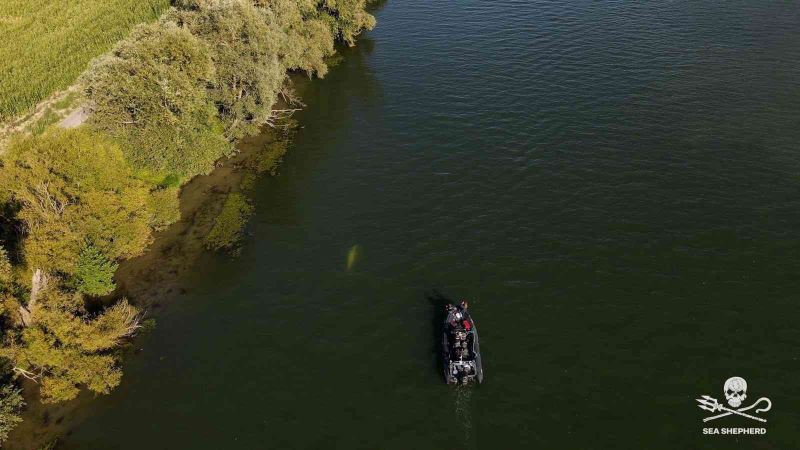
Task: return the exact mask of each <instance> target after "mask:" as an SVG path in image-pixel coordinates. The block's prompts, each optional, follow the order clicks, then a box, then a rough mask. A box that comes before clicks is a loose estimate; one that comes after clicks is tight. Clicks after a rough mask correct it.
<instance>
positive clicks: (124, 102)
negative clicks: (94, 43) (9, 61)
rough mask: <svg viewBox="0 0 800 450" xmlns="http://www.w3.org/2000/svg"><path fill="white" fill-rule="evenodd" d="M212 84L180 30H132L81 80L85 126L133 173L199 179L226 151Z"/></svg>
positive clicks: (203, 52) (201, 52) (199, 49)
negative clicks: (110, 142) (117, 145)
mask: <svg viewBox="0 0 800 450" xmlns="http://www.w3.org/2000/svg"><path fill="white" fill-rule="evenodd" d="M213 79H214V66H213V65H212V61H211V57H210V53H209V50H208V48H207V46H206V45H205V44H204V43H203V42H201V41H200V40H198V39H197V38H196V37H195V36H193V35H192V34H191V33H190V32H189V31H188V30H186V29H183V28H180V27H178V26H177V25H175V24H174V23H171V22H160V23H158V24H150V25H142V26H139V27H137V28H136V29H135V30H134V31H133V33H131V36H130V37H129V38H128V39H126V40H125V41H123V42H122V43H120V44H119V45H118V46H117V47H116V48H115V49H114V51H113V52H112V53H111V54H110V55H108V56H106V57H103V58H100V59H99V60H98V61H96V62H95V63H94V65H93V67H92V68H90V70H89V71H88V73H87V75H86V76H85V77H84V80H83V83H84V85H85V86H86V95H87V97H88V98H89V100H90V101H92V102H93V104H94V111H93V113H92V115H91V116H90V119H89V122H90V124H91V125H92V126H94V127H95V128H97V129H100V130H103V131H105V132H108V133H110V134H111V135H112V136H115V137H116V138H117V139H118V140H119V142H121V143H123V150H124V151H125V155H126V156H127V158H128V160H129V161H130V162H131V164H132V165H133V166H134V167H135V168H136V169H144V170H148V171H151V172H153V173H155V174H161V175H168V174H170V173H176V174H178V175H180V176H193V175H197V174H200V173H207V172H209V171H210V170H211V169H212V168H213V167H214V162H215V161H216V160H217V159H219V158H221V157H223V156H226V155H228V154H229V153H230V152H231V151H232V146H231V144H230V143H229V142H228V141H227V140H225V139H224V138H223V135H222V131H223V126H222V124H221V122H220V121H219V119H217V117H216V113H217V111H216V109H215V107H214V105H213V102H212V101H211V99H210V98H209V96H208V92H207V90H206V86H207V85H208V84H209V83H211V82H212V81H213Z"/></svg>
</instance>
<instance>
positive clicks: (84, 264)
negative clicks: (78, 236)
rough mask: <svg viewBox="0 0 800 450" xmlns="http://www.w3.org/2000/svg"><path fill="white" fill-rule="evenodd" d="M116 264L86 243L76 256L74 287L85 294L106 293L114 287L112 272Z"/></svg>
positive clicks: (115, 268) (115, 269)
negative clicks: (76, 265)
mask: <svg viewBox="0 0 800 450" xmlns="http://www.w3.org/2000/svg"><path fill="white" fill-rule="evenodd" d="M117 267H118V264H116V263H114V262H112V261H110V260H109V259H108V258H107V257H106V256H105V255H104V254H103V253H101V252H100V250H98V249H97V248H95V247H94V246H93V245H87V246H86V247H84V249H83V250H82V251H81V254H80V256H79V257H78V267H77V270H76V271H75V280H76V287H77V288H78V290H79V291H80V292H83V293H84V294H87V295H95V296H96V295H106V294H108V293H110V292H111V291H113V290H114V289H115V288H116V285H115V284H114V272H116V271H117Z"/></svg>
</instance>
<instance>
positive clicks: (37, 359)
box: [0, 287, 140, 403]
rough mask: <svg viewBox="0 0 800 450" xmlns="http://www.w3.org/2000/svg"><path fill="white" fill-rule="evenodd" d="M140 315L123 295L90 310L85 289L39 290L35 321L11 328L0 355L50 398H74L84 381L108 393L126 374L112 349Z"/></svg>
mask: <svg viewBox="0 0 800 450" xmlns="http://www.w3.org/2000/svg"><path fill="white" fill-rule="evenodd" d="M139 319H140V315H139V311H138V310H136V308H134V307H132V306H130V305H129V304H128V303H127V301H125V300H124V299H123V300H121V301H120V302H118V303H117V304H115V305H114V306H112V307H111V308H108V309H107V310H105V311H104V312H102V313H100V314H99V315H95V316H90V315H89V314H88V312H87V311H86V309H85V306H84V302H83V297H82V296H81V295H80V294H69V293H66V292H63V291H60V290H59V289H57V288H55V287H50V288H48V289H46V290H45V291H44V292H42V293H40V296H39V298H38V299H37V307H36V310H35V312H34V313H33V320H32V323H31V325H29V326H28V327H25V328H23V329H22V330H13V331H12V332H11V333H9V335H8V336H7V337H6V340H5V344H6V345H5V346H4V347H3V348H2V349H0V356H2V357H5V358H8V359H9V360H11V361H12V363H13V364H14V366H15V367H16V368H18V370H20V371H25V372H26V374H27V376H28V377H30V378H33V379H35V380H36V381H37V382H38V383H39V385H40V390H41V394H42V400H43V401H44V402H45V403H50V402H57V401H64V400H71V399H73V398H75V397H76V396H77V395H78V393H79V392H80V388H81V387H86V388H88V389H89V390H91V391H94V392H96V393H100V394H106V393H108V392H110V391H111V389H113V388H114V387H115V386H117V385H118V384H119V381H120V379H121V377H122V372H121V371H120V369H119V367H118V365H117V359H116V356H114V355H112V354H109V350H110V349H112V348H114V347H116V346H117V345H119V343H120V341H121V340H122V339H124V338H125V337H127V336H130V335H132V334H133V333H134V332H135V331H136V330H137V329H138V328H139Z"/></svg>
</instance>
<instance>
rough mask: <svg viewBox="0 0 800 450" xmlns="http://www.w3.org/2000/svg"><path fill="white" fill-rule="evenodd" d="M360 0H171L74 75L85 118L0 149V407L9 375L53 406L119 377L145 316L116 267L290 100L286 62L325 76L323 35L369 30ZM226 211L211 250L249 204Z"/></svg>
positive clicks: (236, 203) (344, 36) (237, 200)
mask: <svg viewBox="0 0 800 450" xmlns="http://www.w3.org/2000/svg"><path fill="white" fill-rule="evenodd" d="M364 8H365V1H364V0H350V1H341V0H339V1H333V0H322V1H319V2H293V1H282V2H269V3H266V2H261V1H259V0H179V1H176V2H175V5H174V7H172V8H170V9H169V10H168V11H166V12H165V14H164V15H163V16H162V17H161V19H160V20H159V21H157V22H156V23H152V24H146V25H140V26H137V27H135V28H134V29H133V31H132V32H131V33H130V35H129V37H128V38H126V39H125V40H123V41H122V42H120V43H119V44H117V45H116V46H115V47H114V48H113V49H112V50H111V51H110V52H109V53H108V54H106V55H104V56H103V57H101V58H98V59H97V60H95V61H94V62H93V63H92V65H91V67H90V68H89V69H88V71H87V72H86V73H84V74H83V75H82V76H81V89H82V90H83V92H84V94H85V96H86V98H87V99H88V101H89V103H90V104H91V106H92V111H91V115H90V117H89V120H88V122H87V123H86V124H85V125H83V126H81V127H79V128H77V129H71V130H60V129H51V130H49V131H44V132H43V133H41V134H40V135H38V136H22V137H20V138H18V139H15V140H13V141H12V143H11V144H10V145H9V148H8V152H7V153H6V154H4V155H3V158H2V160H1V161H0V163H1V164H2V166H0V187H2V191H1V192H0V205H2V211H1V212H0V244H2V248H3V251H2V253H0V269H2V270H0V320H1V321H2V327H0V329H2V347H0V358H1V359H2V361H3V363H4V364H5V369H4V372H5V374H4V375H0V376H1V377H2V378H3V379H4V380H7V381H6V385H9V386H12V388H11V389H9V390H8V392H11V393H10V394H8V395H5V397H3V398H0V405H4V404H12V402H15V401H16V399H17V398H18V396H17V395H16V394H15V392H16V390H15V388H13V386H14V385H15V384H16V383H17V382H18V381H19V380H25V379H27V380H30V381H32V382H35V383H36V384H37V385H38V388H39V395H40V397H41V399H42V401H44V402H49V403H54V402H61V401H66V400H70V399H73V398H75V397H76V396H77V395H78V394H79V393H80V392H81V390H83V389H88V390H90V391H93V392H95V393H107V392H109V391H110V390H111V389H113V388H114V387H115V386H116V385H118V384H119V382H120V378H121V371H120V368H119V347H120V344H121V343H123V342H125V340H126V339H127V338H128V337H129V336H131V335H132V334H134V333H135V332H136V330H137V329H138V328H139V326H140V321H141V318H142V316H141V312H140V311H139V310H138V309H137V308H136V307H134V306H131V305H130V304H129V303H128V302H127V301H126V300H125V299H124V298H123V299H119V298H118V296H117V297H115V296H113V295H111V296H110V295H109V294H111V293H112V291H113V290H114V288H115V280H114V271H115V269H116V268H117V265H118V264H119V262H121V261H123V260H126V259H130V258H134V257H137V256H140V255H142V254H143V253H144V251H145V249H146V248H147V246H148V245H149V244H150V243H151V242H152V241H153V235H154V233H155V232H157V231H158V230H163V229H165V228H167V227H169V226H170V225H171V224H172V223H174V222H175V221H176V220H178V219H179V218H180V216H181V209H180V202H179V200H178V198H179V197H178V193H179V189H180V188H181V186H182V185H183V184H185V183H186V182H187V181H188V180H191V179H192V178H194V177H195V176H197V175H201V174H207V173H209V172H211V171H212V169H213V168H214V167H215V166H216V165H217V164H218V161H220V160H221V159H223V158H227V157H229V156H230V155H232V154H233V153H234V148H235V147H234V144H235V143H236V142H238V141H239V140H241V139H245V138H247V137H248V136H252V135H254V134H256V133H257V132H258V130H259V128H260V127H261V126H262V125H263V124H265V123H267V124H269V123H272V122H274V121H275V120H277V118H279V117H280V115H281V114H280V112H279V111H276V110H275V109H274V105H275V104H276V102H277V101H278V99H279V98H282V99H285V100H289V101H291V99H292V98H293V94H292V91H291V89H290V88H288V87H287V75H286V74H287V71H304V72H306V73H307V74H309V75H311V76H323V75H324V74H325V73H326V71H327V66H326V64H325V60H326V58H327V57H329V56H331V55H332V54H333V52H334V47H333V44H334V41H335V40H342V41H344V42H347V43H350V44H352V43H353V42H354V39H355V37H356V35H357V34H358V33H359V32H360V31H361V30H362V29H364V28H370V27H372V26H373V24H374V19H373V18H372V16H370V15H369V14H368V13H366V12H365V9H364ZM268 154H269V156H267V159H268V160H270V161H273V162H274V160H275V159H276V158H277V157H276V156H275V155H276V153H275V152H274V151H272V152H268ZM226 205H227V207H226ZM222 212H223V214H222V215H221V216H220V217H218V218H217V220H216V221H215V222H214V226H213V227H212V231H213V230H216V232H215V233H214V234H213V236H212V238H211V239H210V240H206V245H209V246H211V247H230V246H232V245H233V241H234V240H235V239H236V237H237V236H238V235H239V234H238V232H237V230H236V228H235V226H233V225H235V224H236V223H240V222H242V221H243V220H244V219H245V218H246V216H247V214H248V213H249V206H248V205H247V203H246V201H245V200H244V199H243V198H242V197H241V196H238V195H230V196H228V201H227V202H225V203H224V204H223V206H222ZM3 392H5V391H3ZM14 404H17V403H14ZM16 409H18V408H14V410H13V411H10V412H8V414H6V415H5V416H0V425H2V424H3V423H11V422H13V417H15V416H16V415H17V414H18V411H16ZM6 416H7V417H8V420H6ZM4 421H5V422H4Z"/></svg>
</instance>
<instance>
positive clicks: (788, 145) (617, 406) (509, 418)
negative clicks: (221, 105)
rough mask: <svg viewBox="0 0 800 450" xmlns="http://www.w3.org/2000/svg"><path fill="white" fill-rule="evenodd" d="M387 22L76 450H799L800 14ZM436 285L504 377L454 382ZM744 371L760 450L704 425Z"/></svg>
mask: <svg viewBox="0 0 800 450" xmlns="http://www.w3.org/2000/svg"><path fill="white" fill-rule="evenodd" d="M377 17H378V21H379V26H378V28H377V29H376V30H374V31H373V32H370V33H368V34H367V35H366V36H365V37H364V39H362V40H361V42H360V45H359V46H358V47H357V48H355V49H351V50H347V51H345V52H344V55H345V59H344V61H343V62H342V63H341V65H340V66H338V67H337V68H336V69H335V70H333V71H332V72H331V73H330V75H329V76H328V77H327V78H326V79H325V80H322V81H318V82H314V83H313V84H312V85H311V86H310V87H309V88H308V90H307V92H306V94H305V101H306V103H307V105H308V106H307V108H306V110H305V111H304V112H302V113H301V114H300V115H299V116H298V119H299V120H300V122H301V124H302V125H303V128H302V130H301V131H300V132H299V133H298V136H297V139H296V141H295V144H294V146H293V148H292V149H291V152H290V154H289V155H288V156H287V158H286V160H285V163H284V165H283V168H282V171H281V174H280V176H278V177H277V178H274V179H265V180H263V181H262V182H261V183H260V184H259V186H258V188H257V192H256V195H255V199H254V201H255V203H256V206H257V215H256V217H255V218H254V220H253V222H252V223H251V226H250V227H249V233H250V236H249V237H248V238H247V240H246V242H245V243H244V247H243V251H242V254H241V256H240V257H238V258H235V259H232V258H229V257H225V256H221V255H208V256H206V257H204V258H203V260H201V261H199V262H198V263H197V266H196V270H195V271H194V273H193V274H192V275H191V276H190V277H188V278H187V279H185V280H183V282H184V284H185V285H186V286H188V291H187V293H186V294H185V295H168V296H166V297H165V298H164V302H163V303H165V304H166V305H167V306H166V307H165V308H164V311H163V312H162V313H160V314H159V316H158V318H159V326H158V327H157V329H156V330H155V331H154V332H152V333H151V334H149V335H148V336H146V337H145V338H144V339H142V340H140V341H139V345H140V346H141V347H142V348H143V351H142V352H140V353H139V354H137V355H135V356H133V357H131V358H130V359H129V360H128V361H127V363H126V375H125V377H124V379H123V383H122V385H121V386H120V387H119V389H118V390H117V391H116V392H114V394H112V395H111V396H108V397H104V398H101V399H98V400H97V401H96V402H94V403H93V404H92V406H91V407H92V408H94V411H95V412H94V415H93V416H92V417H91V418H90V419H89V420H88V421H87V422H85V423H84V424H83V425H82V426H80V427H79V428H77V429H76V431H75V432H74V433H73V434H72V435H71V436H70V437H69V438H67V439H66V444H67V447H68V448H80V449H145V448H146V449H162V448H163V449H176V448H187V449H259V448H270V449H318V448H319V449H330V448H337V449H432V450H433V449H436V450H442V449H465V448H480V449H516V448H542V449H594V448H597V449H616V448H631V449H693V448H726V449H730V448H760V449H790V448H799V447H800V431H798V421H800V386H799V385H798V380H800V361H799V360H798V353H797V352H798V350H797V349H798V343H800V326H798V322H799V321H800V277H799V275H800V259H799V258H798V257H799V256H800V254H799V253H800V251H799V250H800V148H799V145H798V143H799V142H800V114H799V113H798V106H800V83H798V75H800V26H799V25H800V6H799V5H798V3H796V2H777V1H775V2H773V1H726V2H719V1H713V2H712V1H660V2H655V1H644V2H622V1H608V2H594V1H591V2H590V1H571V2H566V1H563V2H559V1H551V2H539V1H536V2H534V1H530V2H523V1H508V0H503V1H500V0H498V1H491V2H489V1H477V0H455V1H451V2H436V1H418V0H406V1H401V0H392V1H390V2H388V3H386V4H385V6H384V7H383V8H382V9H380V10H379V11H378V12H377ZM353 245H360V246H361V247H360V248H361V257H360V258H359V259H358V260H357V261H356V263H355V265H354V267H353V268H352V270H350V271H348V270H346V258H347V254H348V250H349V249H350V248H351V247H352V246H353ZM433 289H438V290H439V291H440V292H442V293H443V294H445V295H448V296H452V297H466V298H469V299H471V300H472V309H473V316H474V317H475V319H476V321H477V324H478V328H479V329H480V332H481V337H482V345H481V347H482V349H483V352H484V365H485V371H486V383H485V384H484V385H482V386H479V387H477V388H471V389H454V388H452V387H448V386H445V385H444V384H443V383H442V380H441V378H440V376H439V373H438V371H437V363H436V353H435V342H436V330H435V327H434V322H433V320H434V317H435V311H434V307H433V305H432V304H431V302H430V301H429V299H428V298H427V296H426V293H428V292H430V291H431V290H433ZM734 375H738V376H742V377H744V378H745V379H747V381H748V383H749V389H750V391H749V392H750V399H751V400H755V399H756V398H758V397H762V396H764V397H769V398H770V399H771V400H772V402H773V408H772V410H771V411H769V412H767V413H763V416H764V417H765V418H767V419H768V422H767V423H766V424H765V425H763V426H764V427H765V428H766V429H767V435H766V436H758V437H753V436H750V437H748V436H744V437H742V436H703V435H702V431H701V430H702V428H703V427H704V426H706V427H712V426H717V427H740V426H748V427H749V426H762V425H761V424H759V423H757V422H754V421H751V420H748V419H744V418H735V417H734V418H731V417H728V418H725V419H719V420H717V421H715V422H710V423H708V424H703V422H702V418H703V417H705V416H707V415H710V414H708V413H705V412H704V411H701V410H700V409H698V408H697V406H696V404H695V401H694V399H695V398H696V397H698V396H699V395H701V394H709V395H711V396H713V397H716V398H719V399H723V392H722V384H723V382H724V381H725V379H726V378H728V377H730V376H734ZM749 402H750V401H749V400H748V401H746V402H745V403H748V404H749Z"/></svg>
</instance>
